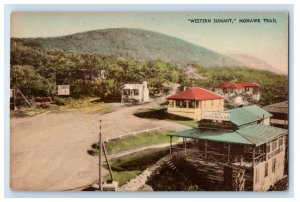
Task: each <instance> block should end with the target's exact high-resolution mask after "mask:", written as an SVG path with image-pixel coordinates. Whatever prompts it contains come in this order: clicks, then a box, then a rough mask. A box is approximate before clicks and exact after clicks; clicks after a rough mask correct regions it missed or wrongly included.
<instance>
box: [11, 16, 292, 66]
mask: <svg viewBox="0 0 300 202" xmlns="http://www.w3.org/2000/svg"><path fill="white" fill-rule="evenodd" d="M190 18H197V19H216V18H218V19H220V18H221V19H226V18H232V19H237V21H235V23H207V24H204V23H199V24H192V23H190V22H189V21H188V19H190ZM244 18H247V19H250V18H259V19H261V20H262V19H263V18H272V19H273V18H274V19H276V20H277V23H263V22H261V23H239V22H238V20H239V19H244ZM287 20H288V16H287V14H286V13H274V12H265V13H262V12H260V13H233V12H230V13H229V12H228V13H216V12H210V13H209V12H206V13H203V12H202V13H196V12H191V13H187V12H173V13H153V12H152V13H151V12H148V13H139V12H135V13H124V12H123V13H122V12H120V13H111V12H107V13H37V12H35V13H33V12H32V13H13V14H12V16H11V36H12V37H52V36H63V35H68V34H73V33H78V32H83V31H89V30H96V29H105V28H118V27H130V28H141V29H145V30H151V31H156V32H160V33H164V34H167V35H171V36H175V37H178V38H180V39H183V40H186V41H188V42H191V43H194V44H196V45H200V46H202V47H205V48H208V49H211V50H213V51H216V52H219V53H223V54H231V53H239V54H247V55H250V56H254V57H257V58H260V59H263V60H264V61H266V62H268V63H269V64H271V65H272V66H273V67H275V68H278V69H282V70H287V68H288V21H287Z"/></svg>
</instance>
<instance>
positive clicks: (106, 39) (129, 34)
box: [12, 28, 242, 67]
mask: <svg viewBox="0 0 300 202" xmlns="http://www.w3.org/2000/svg"><path fill="white" fill-rule="evenodd" d="M15 39H18V40H21V41H23V42H24V43H26V44H34V45H35V46H40V47H42V48H44V49H47V50H56V51H57V50H59V51H68V52H74V53H88V54H100V55H104V56H117V57H125V58H133V59H137V60H143V61H147V60H162V61H166V62H173V63H179V64H198V65H201V66H204V67H218V66H242V64H241V63H240V62H239V61H237V60H235V59H233V58H231V57H228V56H226V55H222V54H220V53H217V52H215V51H212V50H209V49H207V48H203V47H201V46H198V45H195V44H193V43H190V42H187V41H185V40H183V39H179V38H177V37H174V36H169V35H166V34H162V33H158V32H154V31H148V30H143V29H136V28H109V29H99V30H91V31H87V32H80V33H75V34H69V35H66V36H59V37H46V38H41V37H39V38H13V39H12V40H15Z"/></svg>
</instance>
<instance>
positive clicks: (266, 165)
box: [265, 163, 269, 177]
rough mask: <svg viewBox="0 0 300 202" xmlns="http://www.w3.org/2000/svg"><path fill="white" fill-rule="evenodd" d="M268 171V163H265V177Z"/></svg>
mask: <svg viewBox="0 0 300 202" xmlns="http://www.w3.org/2000/svg"><path fill="white" fill-rule="evenodd" d="M268 171H269V165H268V163H266V164H265V177H267V176H268Z"/></svg>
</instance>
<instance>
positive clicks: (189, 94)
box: [167, 87, 224, 100]
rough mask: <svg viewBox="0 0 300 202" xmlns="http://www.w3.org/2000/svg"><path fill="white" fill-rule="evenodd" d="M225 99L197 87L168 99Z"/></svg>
mask: <svg viewBox="0 0 300 202" xmlns="http://www.w3.org/2000/svg"><path fill="white" fill-rule="evenodd" d="M223 98H224V97H223V96H221V95H218V94H216V93H213V92H211V91H208V90H206V89H203V88H197V87H195V88H189V89H187V90H185V91H182V92H179V93H176V94H175V95H172V96H170V97H167V99H168V100H214V99H223Z"/></svg>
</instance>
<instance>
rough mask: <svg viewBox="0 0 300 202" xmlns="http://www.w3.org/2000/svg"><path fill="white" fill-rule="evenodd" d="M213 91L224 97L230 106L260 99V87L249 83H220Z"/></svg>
mask: <svg viewBox="0 0 300 202" xmlns="http://www.w3.org/2000/svg"><path fill="white" fill-rule="evenodd" d="M213 91H214V92H215V93H217V94H219V95H222V96H224V98H225V100H226V102H227V103H228V104H229V105H230V106H236V105H243V104H245V103H248V102H253V101H259V99H260V85H259V84H257V83H254V82H249V81H247V82H238V83H230V82H227V83H222V84H220V85H218V86H215V87H214V88H213Z"/></svg>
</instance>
